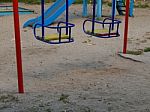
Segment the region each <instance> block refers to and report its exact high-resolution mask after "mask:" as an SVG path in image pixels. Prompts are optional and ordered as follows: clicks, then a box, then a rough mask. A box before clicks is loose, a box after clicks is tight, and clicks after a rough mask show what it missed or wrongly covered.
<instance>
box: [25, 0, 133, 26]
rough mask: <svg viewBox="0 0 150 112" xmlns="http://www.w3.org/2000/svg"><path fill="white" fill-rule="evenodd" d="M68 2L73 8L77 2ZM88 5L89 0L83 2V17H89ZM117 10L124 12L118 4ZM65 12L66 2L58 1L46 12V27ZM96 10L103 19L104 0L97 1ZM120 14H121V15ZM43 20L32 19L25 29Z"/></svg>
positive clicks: (70, 0) (69, 0)
mask: <svg viewBox="0 0 150 112" xmlns="http://www.w3.org/2000/svg"><path fill="white" fill-rule="evenodd" d="M119 1H121V0H119ZM131 1H133V0H131ZM68 2H69V3H68V5H69V6H71V5H72V4H73V3H74V2H75V0H68ZM112 2H113V0H112ZM114 3H115V8H114V7H112V13H113V10H115V13H114V15H116V0H115V1H114ZM117 3H118V2H117ZM133 3H134V2H131V3H130V7H131V8H130V15H131V16H132V15H133ZM87 5H88V0H83V13H82V15H83V17H87V16H88V9H87ZM118 7H119V8H118ZM117 9H118V10H119V9H120V12H121V10H122V8H121V6H119V5H118V4H117ZM65 10H66V7H65V0H56V2H55V3H54V4H53V5H52V6H50V7H49V8H48V9H47V10H46V11H45V12H44V21H45V23H44V25H45V26H46V25H50V24H52V23H53V22H54V21H55V20H56V19H57V18H58V17H59V16H60V15H61V14H62V13H63V12H64V11H65ZM95 10H96V12H95V15H96V16H97V18H100V17H102V0H96V5H95ZM119 14H121V13H119ZM111 15H112V14H111ZM41 19H42V17H41V16H39V17H37V18H33V19H30V20H28V21H27V22H25V23H24V25H23V27H24V28H25V27H28V26H30V27H34V25H35V24H38V23H40V24H41ZM37 27H40V26H37Z"/></svg>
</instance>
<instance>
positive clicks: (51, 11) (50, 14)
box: [23, 0, 75, 28]
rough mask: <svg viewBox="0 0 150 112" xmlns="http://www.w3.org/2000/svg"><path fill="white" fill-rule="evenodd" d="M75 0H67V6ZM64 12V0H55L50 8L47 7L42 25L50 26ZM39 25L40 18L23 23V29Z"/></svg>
mask: <svg viewBox="0 0 150 112" xmlns="http://www.w3.org/2000/svg"><path fill="white" fill-rule="evenodd" d="M74 1H75V0H68V4H69V6H70V5H72V4H73V3H74ZM65 10H66V0H57V1H56V2H55V3H54V4H53V5H52V6H51V7H49V8H48V9H47V10H46V11H45V13H44V22H45V23H44V25H45V26H46V25H50V24H51V23H52V22H54V21H55V20H56V19H57V18H58V17H59V16H60V15H61V14H62V13H63V12H64V11H65ZM37 23H39V24H41V16H39V17H37V18H33V19H30V20H28V21H27V22H25V23H24V25H23V28H25V27H29V26H30V27H34V25H35V24H37Z"/></svg>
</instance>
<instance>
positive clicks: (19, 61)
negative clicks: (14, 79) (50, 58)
mask: <svg viewBox="0 0 150 112" xmlns="http://www.w3.org/2000/svg"><path fill="white" fill-rule="evenodd" d="M13 11H14V29H15V43H16V61H17V72H18V91H19V93H24V86H23V73H22V56H21V42H20V25H19V13H18V0H13Z"/></svg>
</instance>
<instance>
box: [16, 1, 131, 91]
mask: <svg viewBox="0 0 150 112" xmlns="http://www.w3.org/2000/svg"><path fill="white" fill-rule="evenodd" d="M129 3H130V0H126V15H125V30H124V46H123V53H124V54H125V53H126V51H127V39H128V19H129V18H128V16H129ZM13 12H14V28H15V43H16V61H17V73H18V92H19V93H24V85H23V72H22V56H21V42H20V25H19V13H18V0H13Z"/></svg>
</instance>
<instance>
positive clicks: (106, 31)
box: [83, 0, 121, 38]
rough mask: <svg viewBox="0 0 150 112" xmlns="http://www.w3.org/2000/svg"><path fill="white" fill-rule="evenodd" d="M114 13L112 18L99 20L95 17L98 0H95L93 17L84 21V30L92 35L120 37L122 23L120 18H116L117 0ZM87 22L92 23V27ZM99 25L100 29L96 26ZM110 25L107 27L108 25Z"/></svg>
mask: <svg viewBox="0 0 150 112" xmlns="http://www.w3.org/2000/svg"><path fill="white" fill-rule="evenodd" d="M112 4H113V8H112V9H113V11H112V12H113V13H112V18H105V19H104V20H103V21H97V20H96V19H95V6H96V0H93V17H92V19H87V20H85V21H84V23H83V31H84V32H85V33H86V34H88V35H91V36H95V37H99V38H111V37H118V36H120V34H119V24H120V23H121V21H120V20H117V19H114V16H115V0H113V3H112ZM86 23H91V24H92V25H91V29H90V30H89V29H87V28H86V27H85V26H86ZM96 24H97V25H98V28H99V29H96V28H95V26H96ZM106 25H107V26H108V27H107V26H106Z"/></svg>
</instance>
